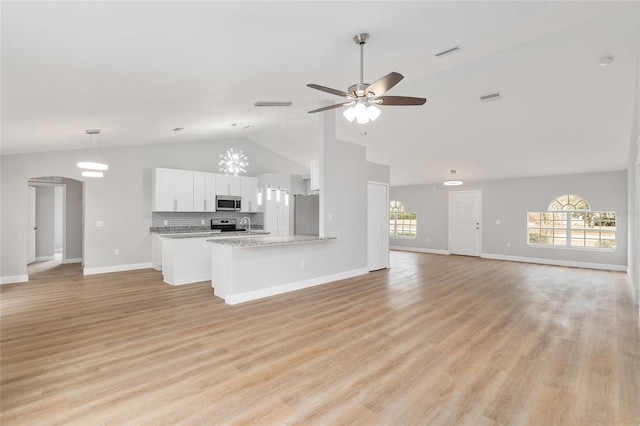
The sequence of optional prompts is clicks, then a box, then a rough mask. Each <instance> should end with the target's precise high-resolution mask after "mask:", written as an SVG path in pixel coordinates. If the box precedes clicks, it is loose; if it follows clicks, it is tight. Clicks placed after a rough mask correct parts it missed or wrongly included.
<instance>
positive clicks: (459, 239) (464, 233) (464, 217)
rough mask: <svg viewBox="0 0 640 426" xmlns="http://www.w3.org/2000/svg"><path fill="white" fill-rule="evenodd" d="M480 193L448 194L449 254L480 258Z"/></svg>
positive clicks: (456, 192) (460, 192)
mask: <svg viewBox="0 0 640 426" xmlns="http://www.w3.org/2000/svg"><path fill="white" fill-rule="evenodd" d="M481 223H482V191H453V192H449V253H451V254H461V255H465V256H480V252H481V248H482V229H481V226H480V224H481Z"/></svg>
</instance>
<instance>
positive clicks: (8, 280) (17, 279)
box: [0, 275, 29, 284]
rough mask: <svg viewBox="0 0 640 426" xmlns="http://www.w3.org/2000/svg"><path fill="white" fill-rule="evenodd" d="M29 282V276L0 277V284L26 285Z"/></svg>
mask: <svg viewBox="0 0 640 426" xmlns="http://www.w3.org/2000/svg"><path fill="white" fill-rule="evenodd" d="M28 281H29V275H5V276H4V277H0V284H13V283H26V282H28Z"/></svg>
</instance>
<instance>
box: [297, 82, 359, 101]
mask: <svg viewBox="0 0 640 426" xmlns="http://www.w3.org/2000/svg"><path fill="white" fill-rule="evenodd" d="M307 87H311V88H312V89H316V90H320V91H322V92H327V93H331V94H332V95H338V96H342V97H343V98H349V97H350V96H349V94H348V93H347V92H343V91H342V90H338V89H332V88H331V87H325V86H320V85H319V84H307Z"/></svg>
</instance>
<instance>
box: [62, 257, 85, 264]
mask: <svg viewBox="0 0 640 426" xmlns="http://www.w3.org/2000/svg"><path fill="white" fill-rule="evenodd" d="M62 263H82V258H81V257H78V258H75V259H65V260H63V261H62Z"/></svg>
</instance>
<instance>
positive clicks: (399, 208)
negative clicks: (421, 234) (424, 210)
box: [389, 200, 418, 240]
mask: <svg viewBox="0 0 640 426" xmlns="http://www.w3.org/2000/svg"><path fill="white" fill-rule="evenodd" d="M389 206H390V208H389V238H400V239H407V240H415V239H416V238H417V237H418V212H405V211H404V205H403V204H402V202H400V201H397V200H391V201H390V202H389ZM398 214H403V215H404V214H408V215H410V214H413V215H414V219H402V220H403V223H402V229H403V230H404V229H405V223H404V221H405V220H409V221H413V222H414V223H413V226H412V225H411V223H410V224H409V232H411V229H412V228H413V229H414V230H415V231H414V234H413V235H398ZM392 216H393V217H392ZM392 220H393V222H391V221H392Z"/></svg>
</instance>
